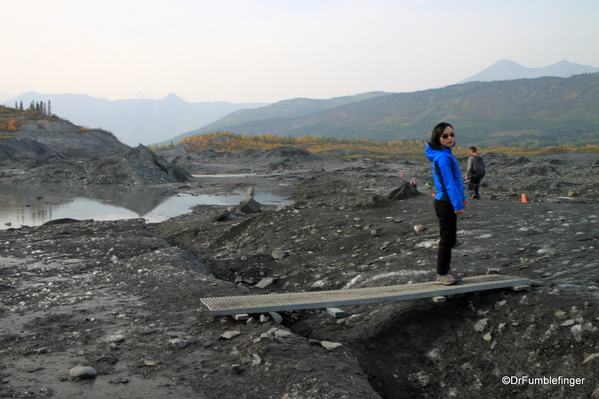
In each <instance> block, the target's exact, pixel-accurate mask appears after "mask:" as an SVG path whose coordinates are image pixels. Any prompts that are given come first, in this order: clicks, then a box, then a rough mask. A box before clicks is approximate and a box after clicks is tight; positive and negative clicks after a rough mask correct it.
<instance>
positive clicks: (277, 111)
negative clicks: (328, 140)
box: [156, 91, 388, 146]
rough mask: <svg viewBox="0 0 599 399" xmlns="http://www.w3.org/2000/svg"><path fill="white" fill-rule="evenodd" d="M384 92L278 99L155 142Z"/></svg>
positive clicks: (313, 110) (316, 109)
mask: <svg viewBox="0 0 599 399" xmlns="http://www.w3.org/2000/svg"><path fill="white" fill-rule="evenodd" d="M386 94H388V93H385V92H380V91H377V92H369V93H362V94H357V95H354V96H345V97H335V98H331V99H327V100H316V99H311V98H294V99H291V100H284V101H279V102H277V103H274V104H270V105H267V106H265V107H261V108H256V109H242V110H239V111H235V112H233V113H231V114H229V115H226V116H224V117H222V118H221V119H219V120H217V121H216V122H213V123H211V124H209V125H207V126H204V127H201V128H199V129H196V130H193V131H190V132H186V133H183V134H180V135H178V136H175V137H173V138H172V139H170V140H166V141H164V142H161V143H157V144H156V145H157V146H162V145H166V144H168V143H170V142H171V141H172V142H175V143H177V142H180V141H181V140H183V139H184V138H186V137H191V136H197V135H199V134H203V133H211V132H216V131H219V130H227V129H228V128H229V127H230V126H237V125H241V124H245V123H249V122H252V121H266V120H270V119H277V120H278V119H289V118H295V117H299V116H304V115H310V114H313V113H316V112H319V111H322V110H325V109H331V108H335V107H338V106H341V105H347V104H352V103H355V102H359V101H363V100H367V99H370V98H374V97H379V96H383V95H386Z"/></svg>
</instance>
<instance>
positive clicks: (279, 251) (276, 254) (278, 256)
mask: <svg viewBox="0 0 599 399" xmlns="http://www.w3.org/2000/svg"><path fill="white" fill-rule="evenodd" d="M287 255H289V252H287V251H284V250H282V249H277V250H276V251H273V252H272V254H271V256H272V257H273V259H283V258H285V257H286V256H287Z"/></svg>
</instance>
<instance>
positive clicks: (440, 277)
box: [436, 273, 458, 285]
mask: <svg viewBox="0 0 599 399" xmlns="http://www.w3.org/2000/svg"><path fill="white" fill-rule="evenodd" d="M457 282H458V280H456V279H455V278H454V277H453V276H452V275H450V274H449V273H447V274H437V281H436V283H437V284H442V285H452V284H455V283H457Z"/></svg>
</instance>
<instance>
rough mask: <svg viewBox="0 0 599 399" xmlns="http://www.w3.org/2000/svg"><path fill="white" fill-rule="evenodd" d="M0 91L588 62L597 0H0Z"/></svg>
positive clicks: (358, 85) (466, 72) (380, 86)
mask: <svg viewBox="0 0 599 399" xmlns="http://www.w3.org/2000/svg"><path fill="white" fill-rule="evenodd" d="M0 6H1V8H0V9H1V10H2V15H3V17H2V23H1V24H0V38H1V39H0V92H3V93H9V94H19V93H21V92H25V91H36V92H38V93H43V94H60V93H84V94H89V95H92V96H95V97H106V98H108V99H110V100H117V99H122V98H132V97H134V96H135V95H136V94H137V93H138V92H142V93H148V94H150V95H153V96H156V97H164V96H165V95H166V94H168V93H169V92H173V93H175V94H177V95H180V96H181V97H183V98H185V99H186V100H188V101H193V102H196V101H228V102H276V101H280V100H285V99H290V98H295V97H309V98H331V97H337V96H345V95H353V94H358V93H364V92H368V91H379V90H380V91H387V92H410V91H416V90H424V89H429V88H438V87H443V86H447V85H450V84H454V83H457V82H459V81H460V80H462V79H465V78H467V77H469V76H472V75H474V74H476V73H478V72H480V71H482V70H483V69H485V68H487V67H489V66H490V65H491V64H493V63H494V62H496V61H499V60H501V59H510V60H512V61H515V62H517V63H519V64H522V65H524V66H526V67H542V66H547V65H550V64H554V63H556V62H558V61H561V60H564V59H565V60H568V61H570V62H574V63H578V64H583V65H591V66H594V67H599V23H598V22H597V21H598V20H599V1H598V0H455V1H454V0H0Z"/></svg>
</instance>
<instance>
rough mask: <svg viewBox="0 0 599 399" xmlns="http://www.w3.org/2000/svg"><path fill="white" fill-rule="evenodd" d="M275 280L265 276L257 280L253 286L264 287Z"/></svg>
mask: <svg viewBox="0 0 599 399" xmlns="http://www.w3.org/2000/svg"><path fill="white" fill-rule="evenodd" d="M274 282H275V279H274V278H272V277H265V278H263V279H262V280H260V281H259V282H258V284H256V285H255V286H254V287H256V288H260V289H264V288H266V287H268V286H269V285H271V284H272V283H274Z"/></svg>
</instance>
